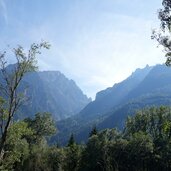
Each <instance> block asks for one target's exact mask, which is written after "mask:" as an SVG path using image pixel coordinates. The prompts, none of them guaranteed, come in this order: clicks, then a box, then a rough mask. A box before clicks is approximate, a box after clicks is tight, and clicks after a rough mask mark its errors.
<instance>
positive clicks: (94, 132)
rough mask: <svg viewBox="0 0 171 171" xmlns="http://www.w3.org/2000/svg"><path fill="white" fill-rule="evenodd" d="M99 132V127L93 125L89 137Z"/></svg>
mask: <svg viewBox="0 0 171 171" xmlns="http://www.w3.org/2000/svg"><path fill="white" fill-rule="evenodd" d="M97 134H98V130H97V127H96V125H94V126H93V128H92V130H91V132H90V134H89V137H91V136H93V135H97Z"/></svg>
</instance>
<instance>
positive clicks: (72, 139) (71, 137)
mask: <svg viewBox="0 0 171 171" xmlns="http://www.w3.org/2000/svg"><path fill="white" fill-rule="evenodd" d="M74 144H76V142H75V139H74V134H71V136H70V138H69V141H68V145H67V146H68V147H70V146H73V145H74Z"/></svg>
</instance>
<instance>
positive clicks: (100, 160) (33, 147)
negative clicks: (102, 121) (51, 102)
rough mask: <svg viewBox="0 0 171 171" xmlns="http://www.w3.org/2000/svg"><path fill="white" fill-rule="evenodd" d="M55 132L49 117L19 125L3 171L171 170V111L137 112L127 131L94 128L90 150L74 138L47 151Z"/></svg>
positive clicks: (11, 133) (12, 135)
mask: <svg viewBox="0 0 171 171" xmlns="http://www.w3.org/2000/svg"><path fill="white" fill-rule="evenodd" d="M54 131H55V127H54V123H53V121H52V119H51V117H50V115H49V114H47V113H44V114H37V115H36V116H35V118H34V119H26V120H24V121H20V122H15V123H14V124H13V125H12V126H11V127H10V130H9V134H8V138H7V142H6V145H5V149H6V153H5V155H4V158H3V161H1V166H0V169H1V170H3V171H5V170H6V171H8V170H10V171H11V170H14V171H15V170H16V171H31V170H32V171H58V170H59V171H117V170H119V171H140V170H143V171H144V170H149V171H154V170H156V171H160V170H164V171H165V170H171V108H168V107H159V108H149V109H144V110H141V111H138V112H137V113H136V115H135V116H134V117H128V118H127V120H126V125H125V127H124V129H123V131H118V130H117V129H114V128H113V129H105V130H103V131H100V132H98V131H97V129H96V127H94V128H93V129H92V131H91V133H90V134H89V138H88V141H87V143H86V144H84V145H78V144H77V143H76V142H75V140H74V135H73V134H72V135H71V137H70V139H69V141H68V144H67V145H66V146H65V147H59V146H58V145H57V144H56V145H54V146H48V145H47V141H46V138H47V137H49V136H50V135H52V134H53V133H54Z"/></svg>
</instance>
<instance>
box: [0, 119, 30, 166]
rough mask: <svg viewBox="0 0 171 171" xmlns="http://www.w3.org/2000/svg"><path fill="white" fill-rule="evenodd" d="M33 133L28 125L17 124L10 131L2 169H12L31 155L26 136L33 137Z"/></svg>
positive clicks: (23, 123)
mask: <svg viewBox="0 0 171 171" xmlns="http://www.w3.org/2000/svg"><path fill="white" fill-rule="evenodd" d="M32 135H33V131H32V130H31V129H30V128H28V125H27V123H25V122H23V121H21V122H15V123H14V124H13V125H12V126H11V127H10V129H9V132H8V136H7V141H6V144H5V153H4V158H3V162H2V163H1V165H2V166H1V167H3V168H6V169H12V168H13V165H14V163H16V162H23V161H24V160H25V159H26V158H27V157H28V155H29V144H28V142H27V140H26V138H25V137H26V136H32Z"/></svg>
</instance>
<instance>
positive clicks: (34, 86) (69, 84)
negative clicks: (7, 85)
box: [7, 65, 91, 120]
mask: <svg viewBox="0 0 171 171" xmlns="http://www.w3.org/2000/svg"><path fill="white" fill-rule="evenodd" d="M13 67H14V66H13V65H10V66H8V68H7V70H8V71H12V68H13ZM20 90H23V91H24V94H25V96H26V97H27V100H26V102H25V103H24V105H23V106H21V109H20V111H19V112H18V116H17V117H19V118H24V117H32V116H34V114H35V113H37V112H50V113H51V114H52V116H53V118H54V119H55V120H60V119H64V118H67V117H69V116H72V115H74V114H77V113H79V112H80V111H81V110H82V109H83V108H84V107H85V106H86V105H87V104H88V103H89V102H90V101H91V99H89V98H87V96H86V95H84V94H83V92H82V91H81V89H80V88H79V87H78V86H77V85H76V83H75V82H74V81H73V80H69V79H68V78H66V77H65V76H64V75H63V74H62V73H61V72H59V71H43V72H30V73H28V74H27V75H26V76H25V77H24V79H23V81H22V84H21V86H20Z"/></svg>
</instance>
